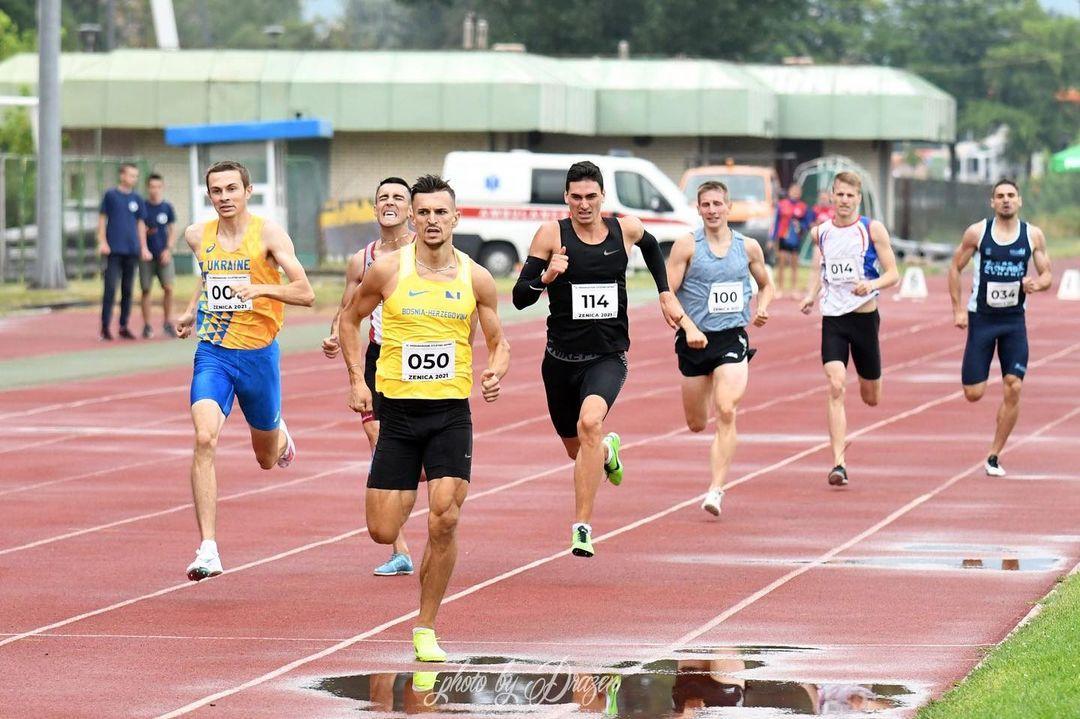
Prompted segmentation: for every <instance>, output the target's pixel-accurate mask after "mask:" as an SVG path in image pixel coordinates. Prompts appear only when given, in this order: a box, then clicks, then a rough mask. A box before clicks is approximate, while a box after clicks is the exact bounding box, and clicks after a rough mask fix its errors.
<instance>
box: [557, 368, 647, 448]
mask: <svg viewBox="0 0 1080 719" xmlns="http://www.w3.org/2000/svg"><path fill="white" fill-rule="evenodd" d="M626 372H627V364H626V354H625V353H623V352H612V353H609V354H602V355H599V356H597V357H595V358H593V359H587V360H582V361H580V362H571V361H568V360H561V359H557V358H555V357H552V356H551V354H550V353H549V352H544V362H543V364H542V365H541V366H540V374H541V375H542V376H543V378H544V391H545V392H546V393H547V405H548V414H550V415H551V423H552V424H553V425H554V426H555V431H556V432H557V433H558V434H559V436H560V437H564V438H567V439H569V438H571V437H577V422H578V416H579V415H580V414H581V405H582V403H583V402H584V401H585V398H586V397H588V396H589V395H597V396H598V397H601V398H603V400H604V401H605V402H607V406H608V411H609V412H610V411H611V408H612V407H613V406H615V398H616V397H618V396H619V392H620V391H621V390H622V386H623V383H624V382H626Z"/></svg>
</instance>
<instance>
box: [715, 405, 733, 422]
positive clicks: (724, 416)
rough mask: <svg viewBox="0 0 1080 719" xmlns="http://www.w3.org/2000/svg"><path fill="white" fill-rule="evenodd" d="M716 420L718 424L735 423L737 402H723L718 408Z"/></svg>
mask: <svg viewBox="0 0 1080 719" xmlns="http://www.w3.org/2000/svg"><path fill="white" fill-rule="evenodd" d="M716 422H717V424H725V425H728V424H734V423H735V403H734V402H721V403H720V404H719V405H718V406H717V408H716Z"/></svg>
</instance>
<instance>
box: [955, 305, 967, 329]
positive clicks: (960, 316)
mask: <svg viewBox="0 0 1080 719" xmlns="http://www.w3.org/2000/svg"><path fill="white" fill-rule="evenodd" d="M953 324H954V325H956V326H957V327H958V328H960V329H962V330H966V329H967V325H968V313H967V311H966V310H956V311H955V312H953Z"/></svg>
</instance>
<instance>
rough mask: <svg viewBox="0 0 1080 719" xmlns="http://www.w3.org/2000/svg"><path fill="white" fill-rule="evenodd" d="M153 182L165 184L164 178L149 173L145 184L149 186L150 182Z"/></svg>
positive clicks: (154, 173)
mask: <svg viewBox="0 0 1080 719" xmlns="http://www.w3.org/2000/svg"><path fill="white" fill-rule="evenodd" d="M154 180H161V181H162V182H165V178H164V177H162V176H161V175H159V174H157V173H156V172H151V173H150V176H149V177H147V178H146V184H148V185H149V184H150V183H151V182H153V181H154Z"/></svg>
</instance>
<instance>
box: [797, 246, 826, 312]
mask: <svg viewBox="0 0 1080 719" xmlns="http://www.w3.org/2000/svg"><path fill="white" fill-rule="evenodd" d="M820 230H821V227H820V226H819V227H815V228H813V229H812V230H810V239H811V240H812V241H813V243H814V260H813V262H811V263H810V267H811V270H810V272H811V274H812V277H813V279H812V280H810V286H809V287H808V288H807V290H806V297H803V300H802V303H801V304H800V305H799V310H800V311H801V312H802V313H803V314H804V315H808V314H810V308H812V307H813V306H814V300H816V299H817V297H818V295H819V294H821V262H822V256H821V246H820V245H819V244H818V232H819V231H820Z"/></svg>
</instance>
